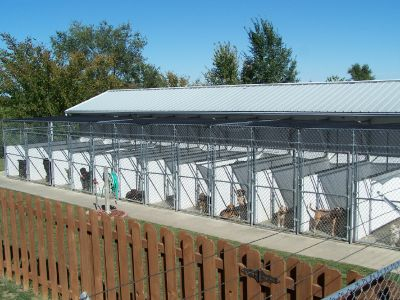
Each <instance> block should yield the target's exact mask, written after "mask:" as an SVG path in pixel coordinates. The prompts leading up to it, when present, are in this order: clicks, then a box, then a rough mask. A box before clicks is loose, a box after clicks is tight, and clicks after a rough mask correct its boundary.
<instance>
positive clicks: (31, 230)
mask: <svg viewBox="0 0 400 300" xmlns="http://www.w3.org/2000/svg"><path fill="white" fill-rule="evenodd" d="M32 205H33V204H32V199H31V196H30V195H27V196H26V206H27V209H28V221H29V227H28V235H29V266H30V269H31V274H32V289H33V292H34V293H35V295H37V294H38V293H39V283H38V267H37V260H36V259H37V256H36V244H35V216H34V211H33V207H32Z"/></svg>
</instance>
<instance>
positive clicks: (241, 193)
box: [236, 189, 247, 206]
mask: <svg viewBox="0 0 400 300" xmlns="http://www.w3.org/2000/svg"><path fill="white" fill-rule="evenodd" d="M236 201H237V203H238V204H239V205H242V206H243V205H247V199H246V191H245V190H243V189H238V190H236Z"/></svg>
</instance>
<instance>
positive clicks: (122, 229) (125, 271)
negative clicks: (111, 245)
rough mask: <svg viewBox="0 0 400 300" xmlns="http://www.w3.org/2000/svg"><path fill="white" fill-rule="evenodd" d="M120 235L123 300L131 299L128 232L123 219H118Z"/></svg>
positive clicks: (120, 270)
mask: <svg viewBox="0 0 400 300" xmlns="http://www.w3.org/2000/svg"><path fill="white" fill-rule="evenodd" d="M116 225H117V235H118V264H119V284H120V285H121V289H120V293H121V297H120V299H121V300H128V299H129V298H130V292H129V285H128V283H129V274H128V264H127V261H128V253H127V249H126V230H125V222H124V220H123V219H122V218H116Z"/></svg>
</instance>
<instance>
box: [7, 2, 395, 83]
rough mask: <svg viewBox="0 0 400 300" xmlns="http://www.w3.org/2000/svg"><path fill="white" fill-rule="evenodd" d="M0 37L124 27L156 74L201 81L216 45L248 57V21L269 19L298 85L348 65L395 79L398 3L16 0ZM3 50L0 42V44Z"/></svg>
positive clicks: (39, 36)
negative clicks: (290, 57)
mask: <svg viewBox="0 0 400 300" xmlns="http://www.w3.org/2000/svg"><path fill="white" fill-rule="evenodd" d="M0 7H1V10H2V13H1V18H0V31H1V32H9V33H11V34H12V35H14V36H15V37H17V38H18V39H23V38H25V37H27V36H31V37H34V38H36V39H37V40H39V41H41V42H44V43H48V42H49V37H50V36H51V35H53V34H54V33H55V32H56V31H57V30H58V31H60V30H61V31H63V30H66V29H67V28H68V26H69V24H70V23H71V22H72V21H74V20H77V21H81V22H83V23H85V24H97V23H98V22H100V21H101V20H106V21H108V22H109V23H111V24H113V25H118V24H121V23H123V22H130V23H131V24H132V26H133V28H134V29H135V30H137V31H139V32H141V33H142V34H143V35H144V36H146V38H147V41H148V45H147V46H146V48H145V50H144V55H145V56H146V57H147V58H148V61H149V62H151V63H153V64H155V65H157V66H159V67H160V68H161V70H162V71H167V70H172V71H174V72H177V73H178V74H184V75H188V76H190V79H191V80H196V79H197V78H200V79H203V76H202V74H203V73H204V72H205V71H206V67H210V65H211V59H212V54H213V49H214V46H215V43H217V42H218V41H230V42H231V43H232V44H234V45H236V47H237V48H238V50H239V51H240V53H243V52H245V51H247V49H248V39H247V36H246V31H245V28H249V27H250V26H251V19H252V18H265V19H268V20H269V21H271V22H272V23H273V24H274V26H275V28H276V29H277V31H278V32H279V33H280V35H282V37H283V40H284V41H285V43H286V44H287V46H289V47H291V48H292V49H293V54H294V55H295V57H296V59H297V61H298V71H299V78H300V80H301V81H325V79H326V77H328V76H329V75H333V74H336V75H340V76H343V77H348V75H347V73H346V71H347V69H348V67H349V66H350V65H351V64H353V63H356V62H358V63H361V64H364V63H367V64H369V65H370V67H371V69H372V70H373V72H374V74H375V76H376V78H377V79H400V1H398V0H397V1H383V0H382V1H378V0H375V1H369V0H363V1H361V0H357V1H350V0H347V1H344V0H336V1H322V0H320V1H317V0H314V1H311V0H309V1H294V0H287V1H283V0H281V1H278V0H277V1H268V0H265V1H252V0H247V1H235V0H230V1H227V0H223V1H222V0H221V1H218V0H214V1H211V0H203V1H190V0H186V1H183V0H179V1H178V0H176V1H174V0H169V1H161V0H159V1H143V0H142V1H118V0H114V1H102V0H97V1H93V0H81V1H78V0H69V1H55V0H53V1H50V0H43V1H41V0H36V1H28V0H25V1H19V0H3V1H2V3H1V6H0ZM0 46H3V44H0Z"/></svg>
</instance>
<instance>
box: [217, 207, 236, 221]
mask: <svg viewBox="0 0 400 300" xmlns="http://www.w3.org/2000/svg"><path fill="white" fill-rule="evenodd" d="M219 215H220V217H222V218H225V219H231V218H234V217H239V212H238V209H237V207H235V206H234V205H233V204H229V205H228V206H227V207H226V208H225V209H224V210H223V211H221V212H220V213H219Z"/></svg>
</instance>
